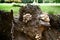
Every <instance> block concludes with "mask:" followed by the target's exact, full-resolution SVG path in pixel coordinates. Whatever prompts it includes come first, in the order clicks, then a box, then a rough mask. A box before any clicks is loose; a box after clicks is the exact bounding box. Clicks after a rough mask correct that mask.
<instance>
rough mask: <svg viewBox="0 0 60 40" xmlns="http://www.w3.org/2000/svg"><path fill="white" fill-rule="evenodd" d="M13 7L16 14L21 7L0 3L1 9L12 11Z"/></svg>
mask: <svg viewBox="0 0 60 40" xmlns="http://www.w3.org/2000/svg"><path fill="white" fill-rule="evenodd" d="M11 9H12V10H13V12H14V14H17V13H18V11H19V7H13V5H12V4H8V5H4V4H0V10H4V11H11Z"/></svg>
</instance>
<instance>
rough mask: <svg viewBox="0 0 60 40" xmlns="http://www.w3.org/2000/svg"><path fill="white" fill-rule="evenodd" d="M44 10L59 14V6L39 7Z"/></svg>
mask: <svg viewBox="0 0 60 40" xmlns="http://www.w3.org/2000/svg"><path fill="white" fill-rule="evenodd" d="M40 8H41V10H42V11H44V12H48V13H49V12H52V13H54V14H60V6H41V7H40Z"/></svg>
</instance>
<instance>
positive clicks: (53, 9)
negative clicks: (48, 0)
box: [0, 3, 60, 15]
mask: <svg viewBox="0 0 60 40" xmlns="http://www.w3.org/2000/svg"><path fill="white" fill-rule="evenodd" d="M39 7H40V8H41V10H42V11H43V12H48V13H49V12H52V13H54V14H59V13H60V6H41V5H40V6H39ZM11 9H12V10H13V11H14V15H15V14H18V13H19V7H13V5H12V4H2V3H0V10H4V11H10V10H11Z"/></svg>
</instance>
